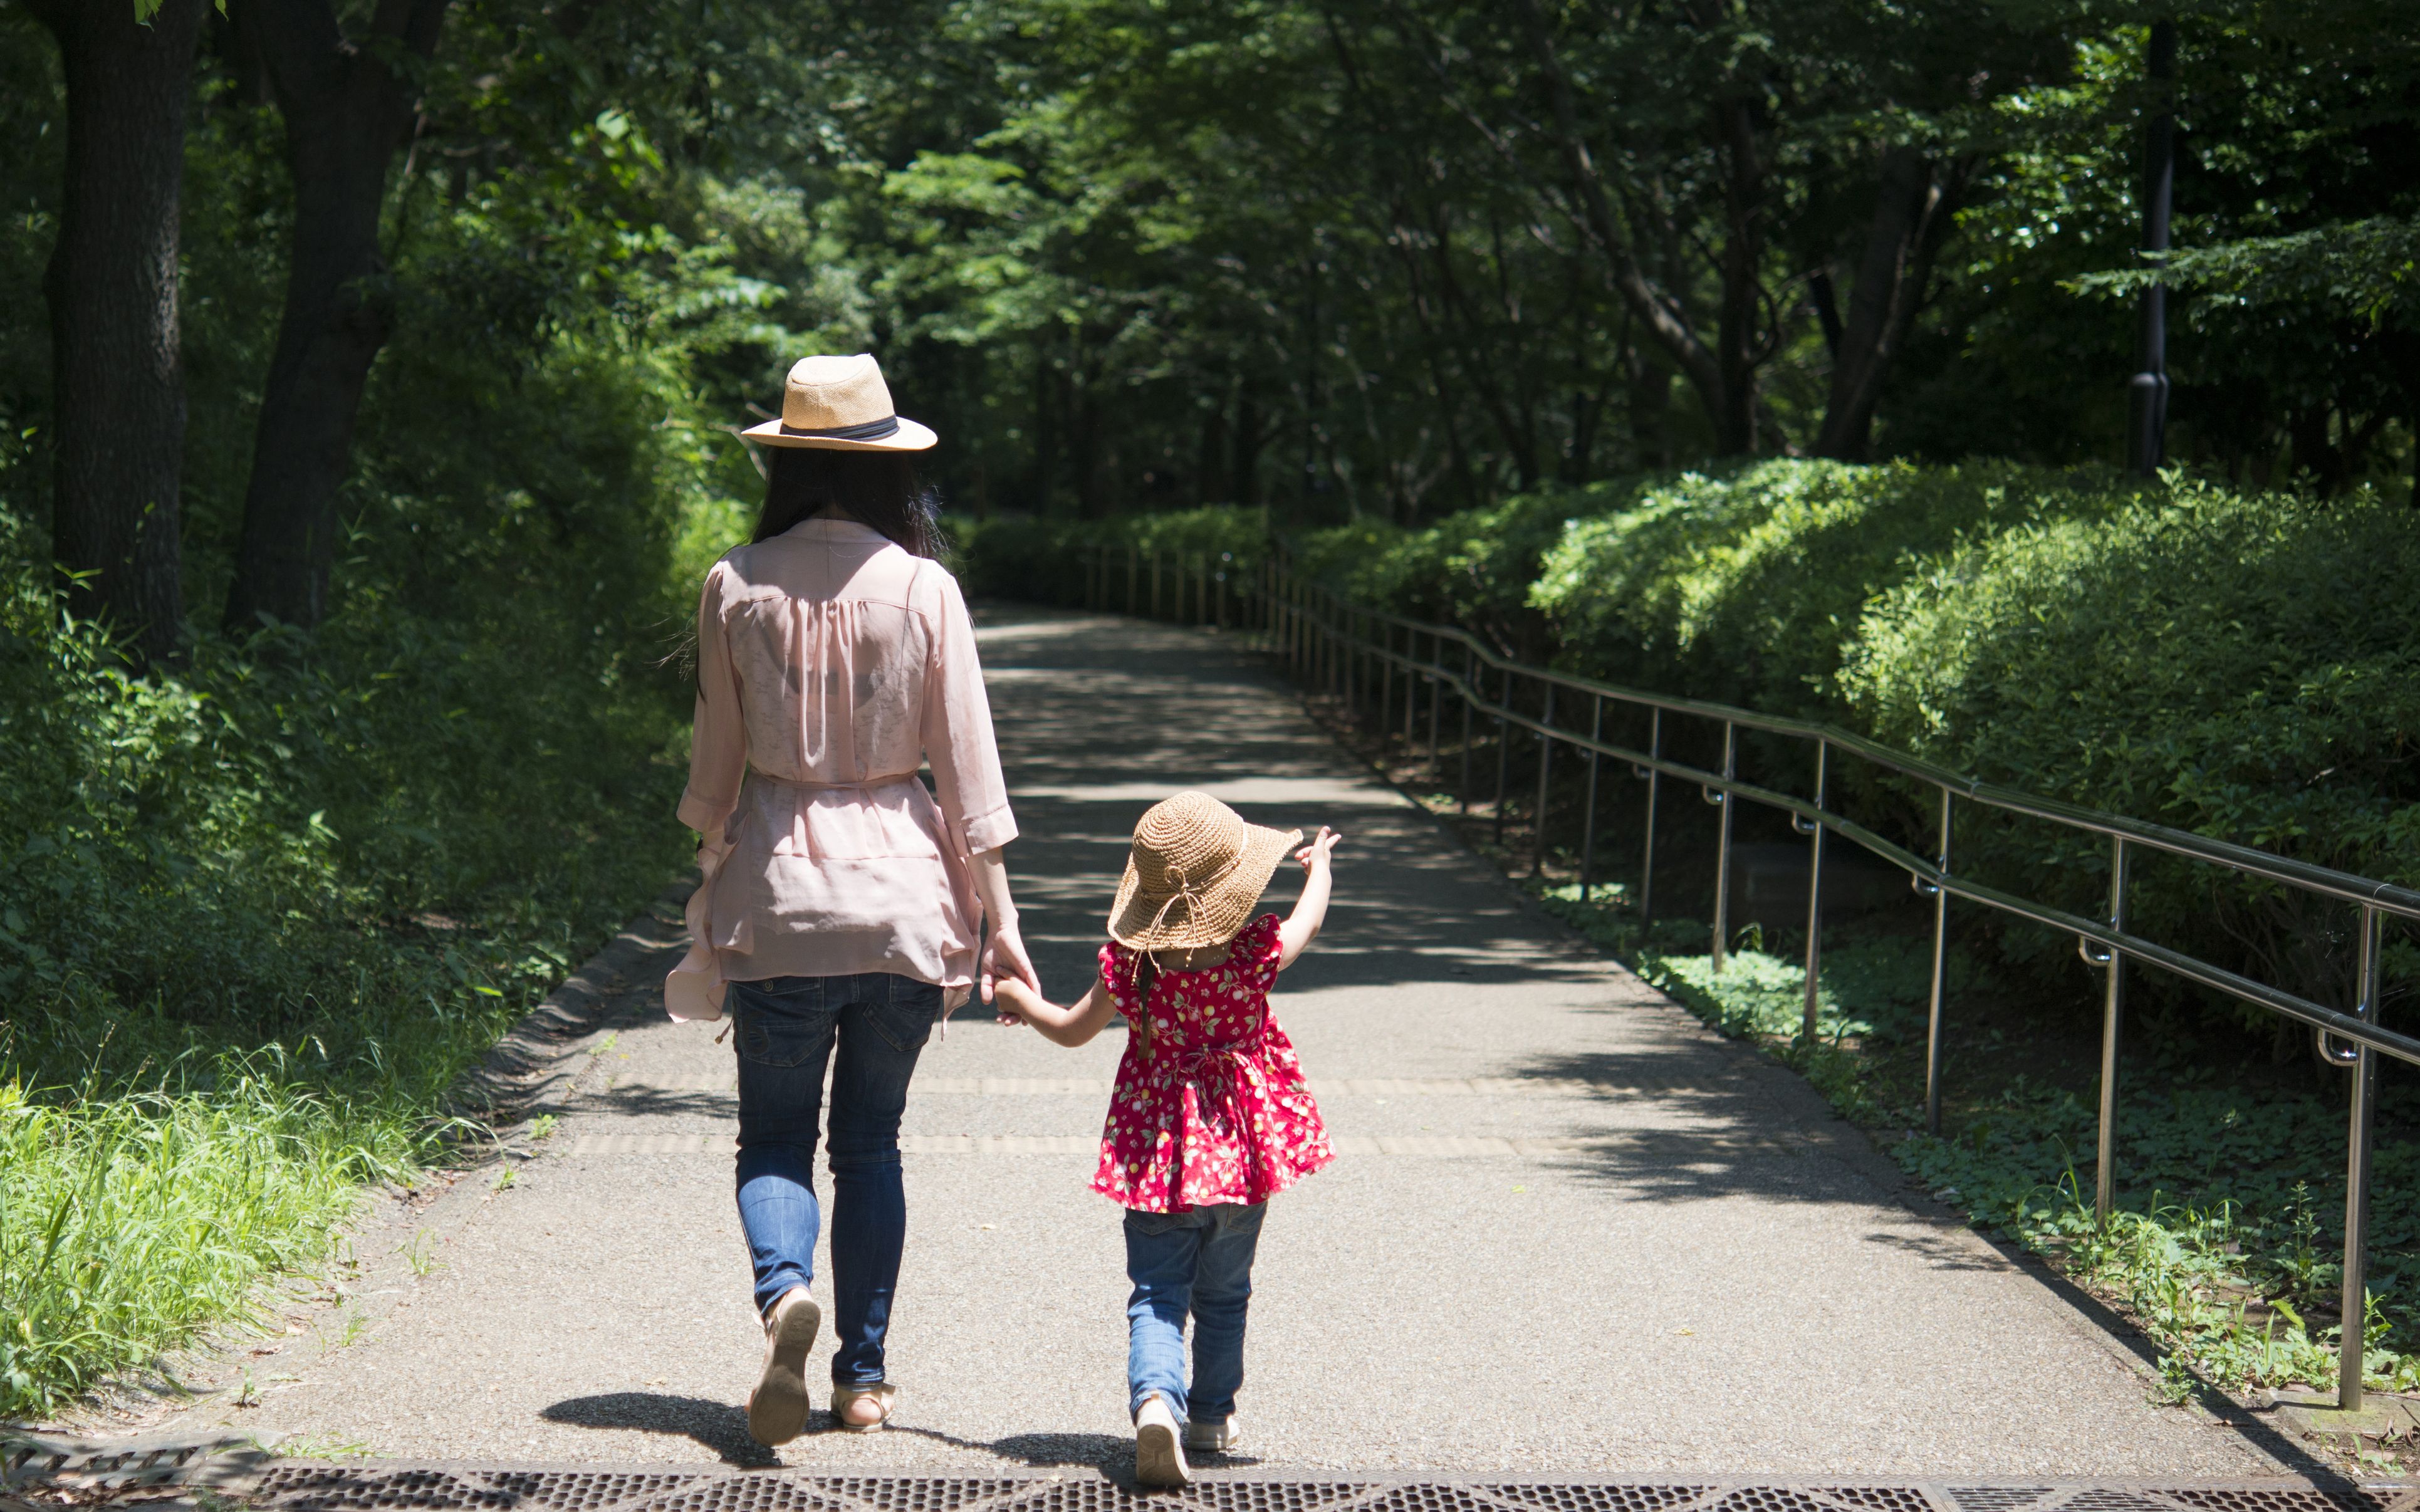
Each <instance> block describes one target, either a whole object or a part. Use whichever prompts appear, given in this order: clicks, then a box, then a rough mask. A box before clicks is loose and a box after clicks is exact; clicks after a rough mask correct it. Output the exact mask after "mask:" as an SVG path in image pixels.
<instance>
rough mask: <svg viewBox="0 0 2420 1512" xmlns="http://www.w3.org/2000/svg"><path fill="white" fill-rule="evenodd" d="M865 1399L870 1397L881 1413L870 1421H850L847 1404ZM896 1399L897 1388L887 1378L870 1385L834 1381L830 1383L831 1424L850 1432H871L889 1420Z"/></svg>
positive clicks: (897, 1397) (897, 1398) (897, 1396)
mask: <svg viewBox="0 0 2420 1512" xmlns="http://www.w3.org/2000/svg"><path fill="white" fill-rule="evenodd" d="M867 1399H871V1400H872V1401H873V1402H874V1404H875V1405H876V1407H879V1408H881V1409H882V1415H881V1416H880V1417H877V1418H876V1419H875V1420H874V1421H873V1422H871V1423H852V1422H850V1421H849V1420H848V1406H849V1404H850V1403H851V1402H856V1401H862V1400H867ZM898 1400H899V1388H898V1387H896V1386H894V1385H892V1383H891V1382H889V1381H887V1380H886V1381H881V1382H878V1383H877V1384H875V1385H872V1386H843V1385H841V1384H839V1383H838V1382H834V1383H833V1385H832V1424H833V1426H836V1427H840V1428H844V1429H845V1430H847V1431H848V1432H850V1433H872V1432H873V1431H874V1430H875V1429H876V1428H878V1427H880V1426H883V1425H884V1424H885V1423H888V1422H890V1421H891V1409H892V1406H894V1405H895V1404H896V1403H897V1402H898Z"/></svg>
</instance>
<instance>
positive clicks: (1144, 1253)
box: [1126, 1202, 1268, 1423]
mask: <svg viewBox="0 0 2420 1512" xmlns="http://www.w3.org/2000/svg"><path fill="white" fill-rule="evenodd" d="M1267 1211H1268V1204H1266V1203H1261V1202H1256V1203H1249V1204H1246V1203H1235V1202H1229V1203H1219V1204H1217V1205H1216V1206H1213V1207H1209V1208H1194V1209H1193V1210H1192V1211H1190V1212H1182V1213H1139V1212H1135V1211H1132V1210H1128V1212H1127V1213H1126V1279H1128V1280H1130V1281H1132V1282H1133V1283H1134V1295H1133V1296H1131V1297H1129V1298H1128V1299H1127V1300H1126V1389H1127V1394H1128V1396H1129V1398H1130V1400H1129V1401H1128V1402H1127V1404H1126V1406H1127V1409H1128V1411H1136V1412H1140V1411H1142V1404H1143V1403H1144V1402H1145V1401H1147V1400H1149V1399H1150V1398H1151V1397H1153V1396H1155V1395H1157V1396H1163V1397H1166V1398H1167V1400H1168V1407H1169V1411H1172V1412H1174V1413H1175V1414H1176V1415H1177V1416H1178V1417H1181V1418H1190V1419H1192V1420H1194V1421H1195V1422H1201V1423H1211V1422H1217V1421H1219V1420H1221V1419H1223V1418H1226V1417H1228V1416H1230V1415H1232V1414H1233V1412H1234V1411H1235V1392H1236V1390H1237V1388H1239V1387H1241V1386H1242V1385H1243V1384H1244V1310H1245V1308H1246V1307H1248V1306H1249V1304H1250V1302H1251V1300H1252V1252H1253V1251H1254V1250H1256V1249H1258V1248H1259V1247H1260V1242H1261V1215H1262V1214H1264V1213H1265V1212H1267ZM1188 1312H1189V1313H1191V1314H1192V1315H1193V1388H1192V1390H1191V1391H1190V1392H1187V1390H1186V1384H1185V1315H1186V1314H1187V1313H1188ZM1188 1403H1189V1404H1190V1405H1189V1407H1188V1405H1187V1404H1188Z"/></svg>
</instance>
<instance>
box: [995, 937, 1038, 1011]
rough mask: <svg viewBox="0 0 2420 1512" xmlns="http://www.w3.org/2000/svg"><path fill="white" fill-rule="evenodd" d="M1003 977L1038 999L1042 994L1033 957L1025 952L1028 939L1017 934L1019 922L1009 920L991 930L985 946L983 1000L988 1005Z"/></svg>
mask: <svg viewBox="0 0 2420 1512" xmlns="http://www.w3.org/2000/svg"><path fill="white" fill-rule="evenodd" d="M1002 978H1013V979H1015V980H1016V981H1019V982H1022V983H1024V984H1025V985H1026V987H1028V988H1029V989H1031V990H1032V991H1033V992H1034V993H1035V994H1036V995H1037V996H1038V995H1039V994H1040V993H1041V991H1042V978H1041V977H1040V976H1038V975H1036V974H1034V970H1033V958H1032V957H1031V956H1029V955H1027V954H1026V953H1025V939H1024V937H1023V936H1021V935H1019V934H1018V933H1017V932H1016V921H1015V920H1013V919H1012V920H1010V921H1009V922H1008V923H1006V924H1003V925H1001V926H1000V927H998V928H995V929H993V930H992V931H991V938H990V939H989V940H987V941H985V943H984V953H983V1000H984V1001H985V1003H989V1002H991V1001H992V1000H993V993H994V992H996V991H997V990H999V986H1000V983H1001V979H1002Z"/></svg>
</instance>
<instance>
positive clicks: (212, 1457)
mask: <svg viewBox="0 0 2420 1512" xmlns="http://www.w3.org/2000/svg"><path fill="white" fill-rule="evenodd" d="M271 1442H275V1440H274V1438H273V1437H272V1438H271V1439H270V1440H267V1441H264V1440H262V1439H259V1438H256V1437H255V1436H253V1435H251V1434H248V1433H231V1434H225V1435H222V1436H220V1437H218V1438H213V1439H134V1440H128V1439H69V1438H60V1437H57V1436H55V1435H52V1434H41V1433H15V1432H9V1431H8V1430H6V1429H0V1489H14V1488H16V1487H19V1486H29V1485H37V1484H39V1485H43V1486H58V1487H66V1488H71V1489H78V1490H128V1489H133V1488H136V1487H142V1486H165V1485H169V1484H171V1483H174V1484H177V1485H182V1486H217V1485H221V1484H223V1483H225V1482H226V1481H228V1480H231V1479H240V1478H244V1477H248V1476H249V1475H251V1474H252V1473H253V1472H255V1471H256V1470H257V1469H258V1468H259V1466H260V1465H261V1464H263V1463H264V1462H266V1461H267V1460H268V1458H269V1444H270V1443H271Z"/></svg>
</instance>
